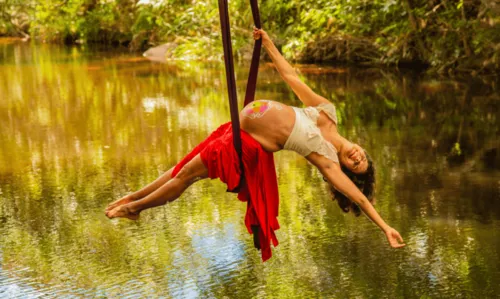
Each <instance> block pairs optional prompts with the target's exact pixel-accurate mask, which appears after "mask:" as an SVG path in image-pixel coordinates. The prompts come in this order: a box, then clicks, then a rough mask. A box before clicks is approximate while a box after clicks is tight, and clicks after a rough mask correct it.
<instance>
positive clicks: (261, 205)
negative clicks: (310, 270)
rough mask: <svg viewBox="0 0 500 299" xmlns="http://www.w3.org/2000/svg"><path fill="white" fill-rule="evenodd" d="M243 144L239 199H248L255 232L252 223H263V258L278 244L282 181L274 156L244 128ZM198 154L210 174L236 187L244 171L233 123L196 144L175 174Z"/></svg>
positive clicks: (248, 215) (249, 224)
mask: <svg viewBox="0 0 500 299" xmlns="http://www.w3.org/2000/svg"><path fill="white" fill-rule="evenodd" d="M241 145H242V146H241V147H242V159H243V168H244V169H243V170H244V181H243V182H244V183H243V184H242V185H241V186H240V189H239V192H238V199H239V200H241V201H244V202H247V212H246V215H245V225H246V227H247V229H248V232H249V233H250V234H252V233H253V232H252V226H259V236H258V237H259V241H260V247H261V253H262V260H263V261H266V260H268V259H269V258H271V256H272V252H271V242H272V243H273V245H274V246H275V247H276V246H278V239H277V238H276V234H275V233H274V231H275V230H277V229H279V224H278V219H277V217H278V205H279V195H278V183H277V178H276V169H275V167H274V157H273V154H272V153H270V152H266V151H265V150H264V149H263V148H262V146H261V145H260V143H258V142H257V141H256V140H255V139H253V138H252V136H250V134H248V133H247V132H245V131H243V130H241ZM197 154H200V157H201V160H202V161H203V164H205V167H206V168H207V169H208V177H210V178H211V179H215V178H219V179H220V180H221V181H222V182H224V183H225V184H226V185H227V188H228V190H234V189H235V188H236V187H238V185H239V183H240V178H241V175H242V171H241V169H240V168H241V167H240V160H239V157H238V154H237V153H236V150H235V149H234V146H233V133H232V126H231V123H230V122H229V123H225V124H223V125H222V126H220V127H219V128H217V130H215V131H214V132H213V133H212V134H210V136H208V138H207V139H205V140H204V141H203V142H201V143H200V144H199V145H198V146H196V147H195V148H194V149H193V150H192V151H191V152H190V153H189V154H188V155H187V156H186V157H184V158H183V159H182V160H181V161H180V162H179V163H178V164H177V165H176V166H175V168H174V171H173V172H172V177H175V176H176V175H177V173H178V172H179V171H180V170H181V168H182V167H183V166H184V165H186V164H187V163H188V162H189V161H191V159H193V158H194V157H195V156H196V155H197Z"/></svg>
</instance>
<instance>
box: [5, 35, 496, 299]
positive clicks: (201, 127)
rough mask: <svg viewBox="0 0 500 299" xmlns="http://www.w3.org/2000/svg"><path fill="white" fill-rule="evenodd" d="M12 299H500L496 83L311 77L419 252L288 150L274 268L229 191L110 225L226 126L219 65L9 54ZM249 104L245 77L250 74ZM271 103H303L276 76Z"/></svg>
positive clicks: (345, 71) (281, 165) (206, 185)
mask: <svg viewBox="0 0 500 299" xmlns="http://www.w3.org/2000/svg"><path fill="white" fill-rule="evenodd" d="M0 63H1V64H0V71H1V72H0V96H1V100H0V128H1V129H0V229H1V230H2V234H1V235H0V253H1V261H2V262H1V264H0V295H1V296H2V297H5V296H14V297H15V296H18V295H19V296H21V295H23V296H32V297H37V296H47V297H61V296H65V297H115V298H118V297H119V298H122V297H137V296H142V297H147V296H150V297H159V296H164V297H180V298H185V297H188V298H190V297H224V296H228V297H231V298H239V297H242V298H248V297H269V296H276V297H284V298H297V297H345V296H348V297H362V298H365V297H367V298H372V297H377V298H379V297H385V298H395V297H404V298H414V297H420V296H430V297H480V298H484V297H494V296H495V294H498V292H500V289H499V285H500V280H499V277H500V263H499V260H500V257H499V252H498V250H497V249H498V248H500V238H499V237H500V236H499V233H498V232H499V228H500V221H499V219H500V204H499V203H498V200H497V199H500V176H499V171H498V170H499V169H500V163H499V162H500V157H499V155H498V148H499V144H498V143H499V140H498V138H497V136H498V127H499V126H498V105H499V101H498V99H499V80H498V78H495V77H475V78H472V77H471V78H455V79H453V80H451V79H446V80H443V79H439V78H431V77H426V76H423V75H419V74H414V73H410V72H407V73H406V72H400V73H393V72H389V71H387V70H381V69H363V70H361V69H353V68H339V67H321V68H319V67H315V66H300V67H299V69H300V70H301V75H302V76H303V77H304V79H305V80H307V82H308V84H310V85H311V86H313V88H314V89H315V90H317V91H318V92H319V93H321V94H323V95H325V96H327V97H328V98H331V99H332V100H333V101H334V102H335V104H336V105H337V108H338V112H339V119H340V121H341V122H342V131H343V132H342V133H344V134H345V135H346V136H347V137H348V138H350V139H352V140H354V141H357V142H359V143H360V144H362V145H363V146H364V147H365V148H366V149H367V150H368V151H369V152H370V153H371V155H372V156H373V158H374V160H375V162H376V163H377V170H378V173H377V182H378V184H377V209H378V210H379V211H380V212H381V214H382V215H383V216H384V218H385V219H386V220H387V221H388V222H389V223H390V224H392V225H393V226H394V227H396V228H398V230H400V231H401V233H402V235H403V236H404V237H405V239H406V241H407V244H408V247H407V248H406V249H404V250H400V251H394V250H392V249H390V248H389V247H388V246H387V245H386V244H385V242H386V241H385V240H384V236H383V235H382V234H381V233H380V232H378V229H377V228H376V227H374V226H373V224H371V223H370V222H369V221H368V220H367V219H365V218H363V217H361V218H359V219H355V218H354V217H352V216H349V215H344V214H343V213H342V212H341V211H340V210H339V209H338V207H337V206H336V203H332V202H331V200H330V199H329V195H328V192H327V189H326V188H325V186H324V185H323V183H322V180H321V179H320V175H319V173H318V172H317V170H316V169H315V168H314V167H312V166H310V165H308V164H307V162H306V161H304V160H303V159H302V158H300V157H298V156H297V155H295V154H294V153H288V152H283V153H278V154H277V155H276V157H275V158H276V165H277V171H278V176H279V187H280V196H281V205H280V217H279V219H280V224H281V229H280V230H279V231H278V232H277V233H278V239H279V240H280V242H281V244H280V246H279V247H278V248H277V249H276V250H274V256H273V258H272V259H271V260H270V261H269V262H268V263H266V264H262V263H261V261H260V255H259V253H258V252H256V251H255V250H254V249H253V246H252V240H251V237H250V236H249V235H248V234H247V232H246V228H245V227H244V225H243V217H244V213H245V205H244V204H242V203H240V202H238V201H237V200H236V199H235V198H234V196H233V195H231V194H226V193H224V191H225V187H224V186H223V185H222V184H221V183H219V182H216V181H203V182H200V183H198V184H197V185H195V186H193V187H192V188H191V189H190V190H189V191H188V192H187V193H186V194H185V195H184V196H183V197H182V198H181V199H180V200H178V201H176V202H174V203H172V204H169V205H168V206H166V207H164V208H158V209H154V210H151V211H148V212H145V213H143V215H141V217H142V219H141V221H139V222H136V223H135V222H129V221H121V220H115V221H109V220H107V219H106V218H105V217H104V215H103V212H102V211H103V209H104V207H105V206H106V205H107V203H108V202H110V201H111V200H113V199H115V198H117V197H119V196H120V195H123V194H125V193H127V192H129V191H131V190H135V189H137V188H139V187H141V186H143V185H145V184H146V183H148V182H150V181H152V180H153V179H154V178H156V177H157V176H158V175H159V174H160V173H162V172H163V171H165V170H167V169H168V168H169V167H171V166H172V165H174V164H175V162H176V161H178V160H179V159H180V158H181V157H182V156H183V155H184V154H185V153H186V152H187V151H189V149H191V148H192V147H193V146H195V145H196V144H197V143H198V142H199V141H201V140H202V139H203V138H205V137H206V135H207V134H208V133H209V132H210V131H211V130H213V129H214V128H216V127H217V126H218V125H219V124H221V123H223V122H225V121H227V120H228V119H229V111H228V107H227V103H226V100H225V95H226V91H225V85H224V83H223V82H225V81H224V77H223V75H224V72H223V69H222V64H219V63H211V64H204V63H199V62H176V63H170V64H157V63H152V62H149V61H147V60H145V59H143V58H136V57H135V56H133V55H131V54H128V53H120V52H116V51H115V52H113V51H104V50H85V49H81V48H63V47H56V46H51V45H37V46H30V45H25V44H16V43H14V44H1V45H0ZM237 82H238V86H239V87H240V89H239V90H238V92H239V98H240V99H242V98H243V92H244V89H243V87H244V84H245V82H246V67H240V68H238V69H237ZM257 97H258V98H266V99H273V100H279V101H283V102H285V103H287V104H291V105H298V104H299V102H298V100H297V99H295V98H294V96H293V94H292V93H291V92H290V91H289V90H288V89H287V87H286V86H285V85H284V84H283V82H282V81H281V79H280V78H279V76H278V74H277V73H276V72H275V71H274V70H273V69H272V68H271V67H270V66H269V65H268V64H265V63H264V64H263V65H262V67H261V72H260V74H259V89H258V90H257Z"/></svg>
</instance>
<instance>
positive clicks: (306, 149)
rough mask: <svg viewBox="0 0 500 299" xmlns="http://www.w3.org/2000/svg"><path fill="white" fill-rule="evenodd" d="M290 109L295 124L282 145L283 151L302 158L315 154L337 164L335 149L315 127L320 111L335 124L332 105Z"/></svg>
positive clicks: (324, 104) (335, 117)
mask: <svg viewBox="0 0 500 299" xmlns="http://www.w3.org/2000/svg"><path fill="white" fill-rule="evenodd" d="M292 108H293V110H294V111H295V124H294V125H293V129H292V133H290V136H289V137H288V140H287V141H286V143H285V145H284V149H286V150H292V151H295V152H297V153H299V154H300V155H302V156H304V157H305V156H307V155H309V154H310V153H311V152H316V153H318V154H320V155H322V156H325V157H326V158H328V159H330V160H332V161H334V162H336V163H339V158H338V155H337V149H336V148H335V147H334V146H333V144H331V143H330V142H328V141H327V140H326V139H325V138H324V137H323V135H321V131H320V129H319V128H318V125H317V122H318V117H319V113H320V112H321V111H323V112H325V114H326V115H327V116H328V117H329V118H330V119H331V120H332V121H333V122H334V123H335V124H337V113H336V110H335V106H333V104H332V103H323V104H320V105H318V106H315V107H311V106H310V107H306V108H297V107H292Z"/></svg>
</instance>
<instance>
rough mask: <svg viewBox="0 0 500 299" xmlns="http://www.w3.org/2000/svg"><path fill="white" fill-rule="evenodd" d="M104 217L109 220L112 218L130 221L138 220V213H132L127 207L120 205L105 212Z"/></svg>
mask: <svg viewBox="0 0 500 299" xmlns="http://www.w3.org/2000/svg"><path fill="white" fill-rule="evenodd" d="M106 216H107V217H108V218H110V219H112V218H128V219H130V220H137V219H139V213H132V211H131V210H130V208H129V207H128V206H127V205H120V206H117V207H116V208H114V209H112V210H110V211H106Z"/></svg>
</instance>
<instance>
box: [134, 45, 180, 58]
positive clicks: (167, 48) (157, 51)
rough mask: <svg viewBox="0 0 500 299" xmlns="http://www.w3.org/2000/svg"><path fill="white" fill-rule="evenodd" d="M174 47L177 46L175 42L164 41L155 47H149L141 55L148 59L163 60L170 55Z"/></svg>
mask: <svg viewBox="0 0 500 299" xmlns="http://www.w3.org/2000/svg"><path fill="white" fill-rule="evenodd" d="M175 48H177V44H176V43H166V44H163V45H160V46H157V47H153V48H149V49H148V50H147V51H146V52H144V54H142V55H143V56H144V57H146V58H147V59H149V60H153V61H160V62H164V61H166V60H167V59H168V58H170V57H171V56H172V53H173V51H174V50H175Z"/></svg>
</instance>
